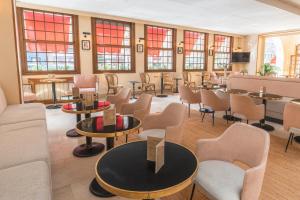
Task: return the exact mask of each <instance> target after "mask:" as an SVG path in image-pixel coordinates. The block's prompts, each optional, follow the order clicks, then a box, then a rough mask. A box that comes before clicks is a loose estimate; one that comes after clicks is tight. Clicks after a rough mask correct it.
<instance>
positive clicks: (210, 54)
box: [208, 45, 215, 56]
mask: <svg viewBox="0 0 300 200" xmlns="http://www.w3.org/2000/svg"><path fill="white" fill-rule="evenodd" d="M214 50H215V46H214V45H212V46H210V47H209V48H208V55H209V56H213V55H214Z"/></svg>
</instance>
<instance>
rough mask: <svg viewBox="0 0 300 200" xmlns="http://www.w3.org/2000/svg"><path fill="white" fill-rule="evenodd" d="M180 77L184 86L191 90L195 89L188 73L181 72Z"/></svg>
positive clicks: (194, 84)
mask: <svg viewBox="0 0 300 200" xmlns="http://www.w3.org/2000/svg"><path fill="white" fill-rule="evenodd" d="M182 77H183V83H184V85H186V86H188V87H191V88H193V89H194V88H196V83H195V82H194V81H192V75H191V73H190V72H182Z"/></svg>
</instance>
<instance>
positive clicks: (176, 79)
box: [174, 77, 182, 93]
mask: <svg viewBox="0 0 300 200" xmlns="http://www.w3.org/2000/svg"><path fill="white" fill-rule="evenodd" d="M181 79H182V78H177V77H176V78H174V80H175V84H176V87H175V92H174V93H178V92H179V91H178V82H179V81H180V80H181Z"/></svg>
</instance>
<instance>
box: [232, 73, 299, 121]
mask: <svg viewBox="0 0 300 200" xmlns="http://www.w3.org/2000/svg"><path fill="white" fill-rule="evenodd" d="M261 86H265V87H266V90H267V93H271V94H277V95H280V96H283V98H282V99H281V100H273V101H268V103H267V116H270V117H272V118H276V119H280V120H282V117H283V116H282V115H283V110H284V106H285V104H286V103H287V102H289V101H291V100H292V99H294V98H300V92H299V91H300V79H298V78H275V77H264V76H263V77H262V76H254V75H230V76H229V78H228V81H227V87H228V88H231V89H244V90H247V91H250V92H258V91H259V89H260V87H261Z"/></svg>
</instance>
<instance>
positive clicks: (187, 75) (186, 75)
mask: <svg viewBox="0 0 300 200" xmlns="http://www.w3.org/2000/svg"><path fill="white" fill-rule="evenodd" d="M182 77H183V81H184V82H185V83H186V82H190V81H191V80H192V77H191V74H190V73H189V72H182Z"/></svg>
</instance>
